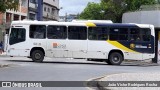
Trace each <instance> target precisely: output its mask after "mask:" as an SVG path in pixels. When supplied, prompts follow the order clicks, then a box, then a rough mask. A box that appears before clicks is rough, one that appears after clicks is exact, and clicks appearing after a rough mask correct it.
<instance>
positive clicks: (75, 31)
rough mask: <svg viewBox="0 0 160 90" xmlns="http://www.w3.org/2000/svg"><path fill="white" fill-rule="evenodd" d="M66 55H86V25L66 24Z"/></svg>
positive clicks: (82, 56)
mask: <svg viewBox="0 0 160 90" xmlns="http://www.w3.org/2000/svg"><path fill="white" fill-rule="evenodd" d="M67 48H68V50H69V51H68V57H73V58H86V57H87V27H86V26H68V41H67Z"/></svg>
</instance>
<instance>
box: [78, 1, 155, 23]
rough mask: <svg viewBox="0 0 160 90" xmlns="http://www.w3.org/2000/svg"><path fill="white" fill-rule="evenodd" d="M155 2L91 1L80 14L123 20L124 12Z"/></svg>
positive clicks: (81, 15) (94, 17) (84, 16)
mask: <svg viewBox="0 0 160 90" xmlns="http://www.w3.org/2000/svg"><path fill="white" fill-rule="evenodd" d="M155 3H156V0H101V3H99V4H97V3H89V4H88V5H87V7H86V8H85V9H84V11H83V12H82V13H81V14H80V19H106V20H107V19H109V20H112V21H113V22H121V21H122V20H121V19H122V15H123V13H125V12H128V11H136V10H139V8H140V6H141V5H151V4H155ZM102 11H103V12H102ZM102 16H103V18H102Z"/></svg>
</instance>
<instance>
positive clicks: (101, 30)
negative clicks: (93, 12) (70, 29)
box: [88, 27, 108, 41]
mask: <svg viewBox="0 0 160 90" xmlns="http://www.w3.org/2000/svg"><path fill="white" fill-rule="evenodd" d="M88 39H89V40H103V41H105V40H107V39H108V29H107V27H89V29H88Z"/></svg>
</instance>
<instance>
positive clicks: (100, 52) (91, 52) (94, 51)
mask: <svg viewBox="0 0 160 90" xmlns="http://www.w3.org/2000/svg"><path fill="white" fill-rule="evenodd" d="M106 49H107V43H106V41H90V40H89V41H88V56H87V58H92V59H106V58H107V50H106Z"/></svg>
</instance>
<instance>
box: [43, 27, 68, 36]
mask: <svg viewBox="0 0 160 90" xmlns="http://www.w3.org/2000/svg"><path fill="white" fill-rule="evenodd" d="M49 26H56V27H57V26H58V27H65V31H66V32H65V34H66V35H65V38H48V28H49ZM46 34H47V36H46V37H47V39H67V26H65V25H48V26H47V32H46ZM63 35H64V33H63Z"/></svg>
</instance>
